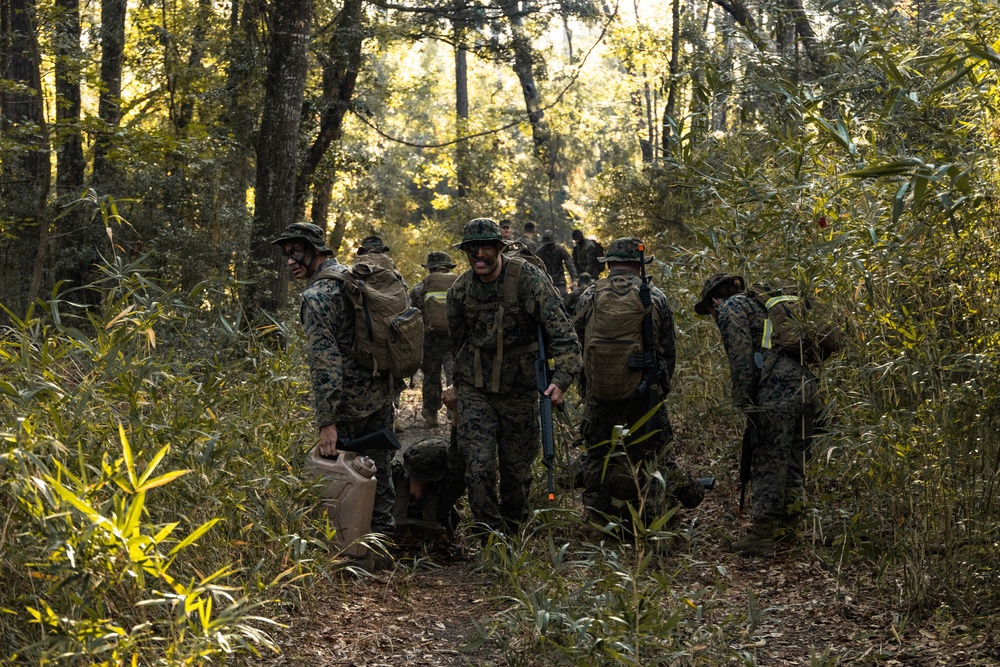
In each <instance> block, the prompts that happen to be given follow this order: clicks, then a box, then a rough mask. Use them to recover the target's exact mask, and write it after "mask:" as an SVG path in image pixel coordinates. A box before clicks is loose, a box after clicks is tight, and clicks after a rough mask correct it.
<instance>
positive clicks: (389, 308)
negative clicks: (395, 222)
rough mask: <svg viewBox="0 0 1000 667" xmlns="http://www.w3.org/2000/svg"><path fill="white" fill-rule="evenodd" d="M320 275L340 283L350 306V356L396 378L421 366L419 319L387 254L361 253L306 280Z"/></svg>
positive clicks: (420, 328) (405, 376)
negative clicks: (352, 316) (351, 331)
mask: <svg viewBox="0 0 1000 667" xmlns="http://www.w3.org/2000/svg"><path fill="white" fill-rule="evenodd" d="M386 260H388V261H386ZM324 279H331V280H337V281H339V282H341V283H342V284H343V285H344V293H345V294H346V295H347V300H348V301H349V302H350V303H351V305H352V306H354V347H353V348H352V349H351V350H348V351H347V353H348V354H350V355H351V357H352V358H353V359H355V360H356V361H357V362H358V363H359V364H361V365H362V366H364V367H366V368H371V369H372V370H373V371H375V372H381V371H386V370H388V371H389V372H390V373H392V375H394V376H395V377H397V378H400V379H402V378H408V377H410V376H411V375H413V374H414V373H416V372H417V371H418V370H419V369H420V363H421V361H422V360H423V350H424V323H423V318H422V317H421V315H420V311H419V310H418V309H416V308H413V307H412V306H410V302H409V298H408V297H407V294H406V283H405V282H404V281H403V277H402V276H401V275H400V274H399V271H397V270H396V269H395V268H394V265H393V263H392V260H391V258H389V257H387V256H384V255H380V254H376V253H372V254H369V255H362V256H361V257H360V258H358V261H357V262H356V263H355V264H353V265H352V266H351V267H350V268H348V267H345V266H336V267H332V268H327V269H324V270H322V271H319V272H318V273H316V274H315V275H314V276H313V277H312V278H311V279H310V280H309V284H310V285H312V284H313V283H315V282H316V281H317V280H324Z"/></svg>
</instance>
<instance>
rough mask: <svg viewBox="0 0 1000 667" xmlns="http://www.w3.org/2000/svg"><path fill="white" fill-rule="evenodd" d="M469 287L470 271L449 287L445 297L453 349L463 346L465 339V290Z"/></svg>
mask: <svg viewBox="0 0 1000 667" xmlns="http://www.w3.org/2000/svg"><path fill="white" fill-rule="evenodd" d="M468 288H469V287H468V273H463V274H462V275H460V276H459V277H458V280H456V281H455V282H454V283H453V284H452V286H451V287H449V288H448V296H447V297H446V299H445V306H446V308H447V313H448V334H449V335H450V336H451V349H452V350H457V349H458V348H459V347H461V345H462V343H463V341H464V340H465V292H466V290H467V289H468Z"/></svg>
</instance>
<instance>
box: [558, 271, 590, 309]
mask: <svg viewBox="0 0 1000 667" xmlns="http://www.w3.org/2000/svg"><path fill="white" fill-rule="evenodd" d="M593 284H594V279H593V278H591V277H590V274H589V273H581V274H580V278H579V279H578V280H577V283H576V288H575V289H573V291H572V292H569V293H568V294H566V296H564V297H563V307H565V308H566V312H567V313H569V314H570V315H572V314H573V313H575V312H576V305H577V304H578V303H580V297H581V296H583V293H584V291H585V290H586V289H587V288H588V287H590V286H591V285H593Z"/></svg>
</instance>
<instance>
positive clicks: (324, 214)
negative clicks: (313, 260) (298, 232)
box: [309, 176, 336, 250]
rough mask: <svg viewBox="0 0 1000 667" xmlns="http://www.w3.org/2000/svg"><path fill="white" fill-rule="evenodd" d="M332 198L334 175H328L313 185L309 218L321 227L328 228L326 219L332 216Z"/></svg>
mask: <svg viewBox="0 0 1000 667" xmlns="http://www.w3.org/2000/svg"><path fill="white" fill-rule="evenodd" d="M331 199H333V177H332V176H326V177H324V178H323V180H321V181H320V182H319V183H317V184H316V185H315V186H314V187H313V198H312V209H311V210H310V211H309V219H310V220H312V222H313V224H314V225H316V226H317V227H319V228H320V229H326V221H327V220H328V219H329V218H330V200H331ZM330 247H331V248H333V246H330ZM334 250H336V249H335V248H334Z"/></svg>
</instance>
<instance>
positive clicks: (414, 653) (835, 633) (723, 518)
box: [257, 390, 1000, 667]
mask: <svg viewBox="0 0 1000 667" xmlns="http://www.w3.org/2000/svg"><path fill="white" fill-rule="evenodd" d="M418 396H419V394H418V393H417V392H415V391H414V390H409V391H407V392H405V393H404V403H403V406H402V408H401V413H402V414H401V415H400V416H401V417H402V420H403V421H404V423H405V424H407V428H406V429H405V430H404V431H403V432H402V433H401V435H400V439H401V441H402V442H403V444H404V446H406V445H408V444H411V443H413V442H416V441H417V440H419V439H420V438H422V437H426V436H427V435H445V433H444V428H443V427H442V428H438V429H435V430H433V431H431V430H428V429H425V428H423V421H422V420H421V419H420V417H419V414H420V411H419V398H418ZM418 424H419V426H418ZM737 504H738V501H737V498H736V494H735V490H734V487H733V482H732V481H731V480H726V479H720V480H719V486H718V487H717V489H716V490H715V491H714V492H712V493H711V494H709V495H708V497H707V498H706V500H705V502H704V503H703V504H702V506H701V507H699V508H698V510H697V511H696V512H694V513H690V514H689V515H688V516H686V517H685V519H684V520H685V521H686V522H688V523H687V525H688V526H689V527H690V526H691V525H692V524H691V521H694V522H695V523H694V524H693V525H694V526H696V529H697V534H698V536H699V537H698V538H697V540H698V541H697V547H696V549H697V552H696V553H695V554H694V555H695V556H696V558H697V559H698V560H700V561H702V562H706V563H710V564H717V565H719V566H722V568H723V571H724V573H725V575H724V577H723V581H724V582H725V587H724V588H723V589H722V590H719V589H718V587H717V584H718V581H719V577H718V569H717V568H692V569H691V570H690V571H689V572H690V574H689V575H687V576H688V577H689V578H688V580H686V581H685V582H683V583H685V584H687V585H690V586H697V587H716V593H715V599H716V600H717V601H718V602H717V603H721V604H722V605H723V606H726V607H729V608H731V609H732V610H733V611H734V612H738V613H741V614H742V615H743V616H745V617H746V618H747V619H748V620H747V621H746V623H745V625H744V626H743V627H742V629H740V630H739V631H738V632H737V633H736V635H735V636H732V637H728V638H727V639H728V641H729V646H730V648H731V649H732V650H733V652H734V653H735V654H736V655H737V656H742V659H740V658H736V657H734V658H732V659H731V661H730V662H729V663H727V664H757V665H814V666H817V667H826V666H828V665H848V664H850V665H884V666H887V667H888V666H893V665H907V666H910V665H918V666H928V667H930V666H932V665H954V666H960V665H977V666H978V665H1000V648H998V647H1000V641H998V640H997V638H996V637H993V638H990V637H988V636H985V637H984V633H983V632H974V631H972V630H971V629H970V628H968V627H965V626H962V625H957V624H955V623H954V622H951V621H950V619H949V618H946V617H940V616H936V617H933V618H931V619H929V620H926V621H923V622H922V623H920V624H915V623H914V622H912V621H908V619H907V618H906V617H905V615H903V616H901V615H900V614H899V612H898V611H897V610H896V609H895V608H894V606H893V604H892V601H886V600H884V599H880V598H879V597H877V596H876V595H875V594H874V593H873V592H872V591H873V590H874V589H873V588H870V587H869V586H868V584H867V583H866V582H867V581H868V580H869V578H870V575H871V573H870V572H869V571H867V570H866V569H865V568H864V565H863V564H856V565H853V566H852V568H853V569H840V568H838V564H837V561H836V554H835V551H834V550H833V549H825V548H823V547H812V546H807V545H798V546H796V547H793V548H791V549H788V550H786V551H783V552H781V553H778V554H776V555H775V557H774V558H771V559H753V558H734V557H733V556H732V555H731V554H729V553H727V551H726V545H727V544H728V543H729V541H730V540H731V539H732V537H733V535H734V531H738V530H739V528H738V525H739V521H740V519H739V518H738V517H737V516H736V515H735V513H734V509H735V508H736V506H737ZM402 558H403V560H402V562H401V563H400V564H399V565H398V566H397V567H394V568H387V569H384V570H380V571H378V572H376V573H375V574H374V575H373V576H370V577H353V576H350V575H346V576H345V578H344V580H343V583H342V584H339V585H338V587H337V588H336V589H334V590H330V592H329V594H326V595H320V594H319V593H318V591H316V590H314V593H316V595H315V596H314V598H313V599H312V600H311V601H309V602H307V603H306V604H305V605H303V606H302V607H301V608H299V609H297V610H296V612H295V614H294V615H293V616H289V617H287V618H284V619H281V620H282V622H283V623H285V624H287V626H288V627H287V629H285V630H282V631H280V632H279V633H277V635H276V639H277V640H278V642H279V644H280V645H281V647H282V654H281V655H280V656H271V657H269V658H266V660H265V663H264V664H266V665H275V666H277V665H316V666H326V665H345V666H346V665H350V666H352V667H381V666H390V665H391V666H396V665H429V666H448V667H450V666H452V665H455V666H458V665H505V664H506V662H505V660H504V658H503V656H502V655H501V654H500V652H499V650H498V649H496V648H495V647H493V646H491V645H490V644H489V643H486V644H483V645H482V646H479V647H477V648H475V649H474V650H467V649H466V645H467V644H468V642H469V641H470V639H471V638H472V637H473V636H474V634H475V633H474V627H475V625H474V624H475V623H480V624H483V623H488V622H489V620H490V618H491V617H492V616H493V615H494V614H496V613H497V612H498V611H499V610H500V603H499V602H498V601H495V600H492V599H490V582H489V580H488V579H487V577H486V576H485V575H482V574H480V573H478V572H477V563H476V557H475V555H474V554H473V553H472V552H471V550H470V549H469V548H468V546H465V545H462V544H459V545H448V544H444V543H440V544H430V545H424V546H423V547H418V548H415V549H411V550H409V551H407V552H405V553H404V554H403V556H402ZM699 577H702V578H703V580H699V579H698V578H699ZM327 585H328V584H320V583H317V586H327ZM985 634H987V635H988V634H989V633H988V632H987V633H985ZM257 664H260V663H257Z"/></svg>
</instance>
